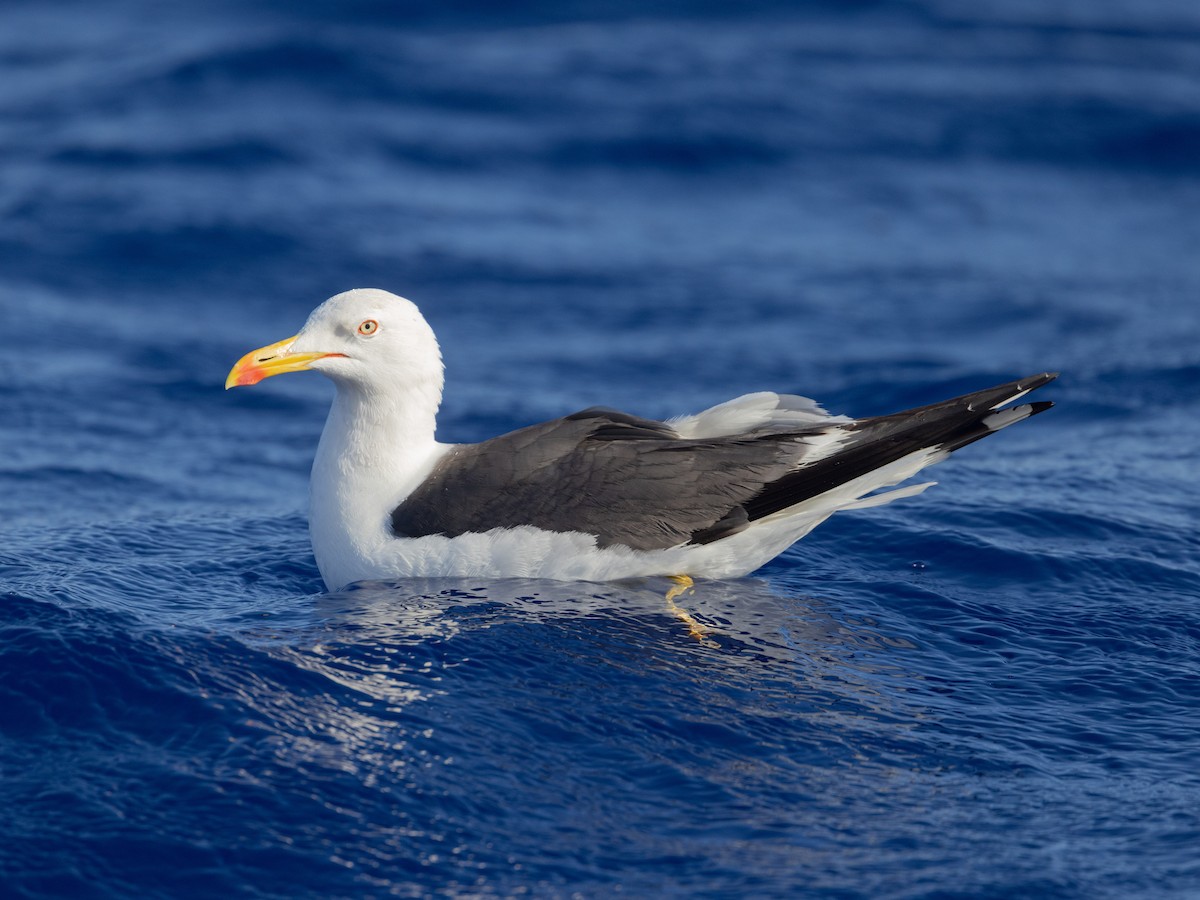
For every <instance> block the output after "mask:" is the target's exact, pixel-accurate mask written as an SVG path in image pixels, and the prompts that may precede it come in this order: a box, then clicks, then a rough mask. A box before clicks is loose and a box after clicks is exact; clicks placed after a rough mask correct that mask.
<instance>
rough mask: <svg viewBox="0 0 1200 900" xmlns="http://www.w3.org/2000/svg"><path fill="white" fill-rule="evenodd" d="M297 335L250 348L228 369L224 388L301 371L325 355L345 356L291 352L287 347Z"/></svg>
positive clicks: (341, 354) (227, 388)
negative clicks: (266, 345)
mask: <svg viewBox="0 0 1200 900" xmlns="http://www.w3.org/2000/svg"><path fill="white" fill-rule="evenodd" d="M297 337H298V335H292V336H291V337H290V338H287V339H286V340H282V341H279V342H278V343H275V344H271V345H270V346H268V347H261V348H259V349H258V350H251V351H250V352H249V353H247V354H246V355H245V356H243V357H242V358H241V359H239V360H238V361H237V363H236V364H235V365H234V367H233V368H232V369H230V370H229V377H228V378H226V379H225V390H229V389H230V388H231V387H241V386H242V385H247V384H258V383H259V382H260V381H262V380H263V379H264V378H270V377H271V376H272V375H282V374H283V373H284V372H302V371H304V370H305V369H307V368H308V367H309V366H310V365H311V364H312V362H313V361H314V360H317V359H324V358H325V357H326V356H345V354H344V353H291V352H289V350H288V348H289V347H291V346H292V344H294V343H295V341H296V338H297Z"/></svg>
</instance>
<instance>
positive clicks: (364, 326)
mask: <svg viewBox="0 0 1200 900" xmlns="http://www.w3.org/2000/svg"><path fill="white" fill-rule="evenodd" d="M378 330H379V323H378V322H376V321H375V320H374V319H364V320H363V321H362V322H361V323H359V326H358V333H359V334H361V335H362V336H363V337H370V336H371V335H373V334H374V333H375V332H377V331H378Z"/></svg>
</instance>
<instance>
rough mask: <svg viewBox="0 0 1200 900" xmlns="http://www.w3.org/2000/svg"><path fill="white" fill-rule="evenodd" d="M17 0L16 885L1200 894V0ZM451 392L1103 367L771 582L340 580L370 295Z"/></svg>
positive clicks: (844, 393)
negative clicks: (675, 603)
mask: <svg viewBox="0 0 1200 900" xmlns="http://www.w3.org/2000/svg"><path fill="white" fill-rule="evenodd" d="M191 6H192V8H191V9H188V10H183V9H181V8H179V7H176V6H173V5H163V4H154V3H149V2H144V0H112V2H108V3H105V4H84V3H79V2H75V0H67V2H63V3H57V4H44V3H36V2H32V0H10V2H8V3H6V4H5V5H4V6H3V9H2V10H0V410H2V412H3V415H0V447H2V448H3V450H2V451H0V810H3V815H0V895H3V896H4V897H14V898H17V897H19V898H47V897H72V898H76V897H79V898H91V897H95V898H108V897H120V898H125V897H139V898H141V897H217V896H220V897H253V898H272V897H288V898H295V897H386V896H398V897H424V896H436V897H492V896H504V897H507V896H514V895H528V896H537V897H575V896H579V897H609V896H630V897H693V896H695V897H795V896H813V897H839V898H854V897H871V898H876V897H888V898H918V897H921V898H935V897H937V898H949V897H978V898H984V897H1033V896H1037V897H1063V898H1096V897H1122V898H1125V897H1156V898H1157V897H1193V896H1197V895H1200V776H1198V773H1200V536H1198V535H1200V532H1198V525H1200V478H1198V477H1197V476H1198V474H1200V471H1198V457H1197V450H1196V448H1197V446H1198V445H1200V424H1198V422H1200V417H1198V415H1197V413H1198V412H1200V409H1198V400H1200V390H1198V389H1200V217H1197V215H1196V210H1197V209H1198V208H1200V81H1198V80H1197V74H1198V73H1200V8H1198V7H1196V5H1195V4H1194V3H1191V2H1187V0H1151V2H1147V0H1097V2H1092V3H1088V4H1078V3H1072V4H1045V3H1035V2H1032V0H980V2H975V3H972V4H966V5H964V4H953V3H949V2H946V0H911V2H861V3H852V4H841V3H769V2H761V3H750V4H738V5H737V6H736V7H734V6H732V5H726V4H715V3H707V2H695V3H684V2H672V3H666V4H658V5H655V6H653V7H647V6H645V5H642V4H622V3H616V4H611V5H608V6H607V7H606V8H605V9H604V10H603V11H602V12H600V11H598V10H595V9H592V8H591V7H590V5H588V4H580V3H566V4H525V5H522V6H520V7H519V8H516V9H507V10H501V9H500V8H499V7H495V6H493V5H489V4H482V3H474V4H461V5H456V6H454V7H425V6H417V5H408V4H397V3H393V4H385V3H377V2H368V0H353V2H349V3H342V4H337V5H336V7H335V6H333V5H326V4H320V3H316V2H313V0H300V2H291V3H282V2H272V0H248V2H241V3H236V4H235V3H222V2H218V3H213V4H207V5H201V4H192V5H191ZM354 286H379V287H385V288H388V289H390V290H394V291H396V292H398V293H402V294H404V295H406V296H409V297H410V298H412V299H413V300H415V301H416V302H417V303H418V304H419V305H420V306H421V307H422V309H423V311H424V312H425V314H426V315H427V317H428V318H429V320H430V321H431V323H432V324H433V326H434V328H435V329H436V330H437V332H438V334H439V336H440V337H441V340H442V343H443V349H444V352H445V357H446V361H447V365H448V387H447V394H446V402H445V405H444V407H443V414H442V420H441V431H440V437H441V438H442V439H443V440H451V441H461V440H478V439H482V438H485V437H488V436H490V435H493V434H496V433H498V432H500V431H503V430H507V429H511V428H515V427H519V426H521V425H525V424H528V423H530V422H534V421H538V420H541V419H544V418H549V417H552V416H556V415H561V414H564V413H566V412H570V411H573V410H576V409H580V408H583V407H586V406H590V405H594V404H603V405H610V406H616V407H619V408H623V409H627V410H629V411H631V412H636V413H639V414H642V415H650V416H668V415H673V414H677V413H682V412H691V411H695V410H698V409H701V408H704V407H706V406H709V405H712V404H714V403H716V402H720V401H721V400H724V399H727V398H729V397H731V396H734V395H736V394H738V393H743V392H747V391H752V390H763V389H771V390H780V391H787V392H795V393H802V394H805V395H809V396H813V397H816V398H818V399H819V400H821V401H823V402H824V403H825V404H826V405H827V406H828V407H829V408H830V409H831V410H832V411H835V412H847V413H850V414H857V415H867V414H876V413H884V412H891V411H895V410H898V409H902V408H905V407H907V406H913V405H917V404H920V403H926V402H932V401H935V400H939V399H943V398H945V397H949V396H951V395H953V394H955V393H962V392H965V391H968V390H972V389H976V388H980V387H984V386H988V385H990V384H994V383H998V382H1000V381H1003V380H1007V379H1010V378H1014V377H1019V376H1022V375H1026V374H1030V373H1033V372H1038V371H1042V370H1045V369H1053V370H1062V372H1063V373H1064V375H1063V378H1062V379H1061V380H1060V381H1059V382H1057V383H1056V384H1055V385H1053V386H1051V387H1049V388H1047V389H1045V390H1044V391H1042V392H1041V393H1043V394H1045V395H1046V396H1047V397H1048V398H1049V399H1054V400H1055V401H1057V403H1058V407H1057V408H1056V409H1055V410H1053V411H1051V412H1049V413H1047V414H1046V415H1044V416H1041V417H1039V418H1038V419H1037V420H1034V421H1031V422H1028V423H1023V424H1022V425H1019V426H1017V427H1014V428H1013V429H1011V430H1009V431H1006V432H1005V433H1004V434H1003V435H1000V436H997V437H995V438H992V439H989V440H987V441H984V442H982V443H980V444H977V445H974V446H971V447H970V448H967V449H965V450H964V451H963V452H962V453H959V454H956V455H955V458H954V459H953V460H952V461H950V462H948V463H946V464H944V465H942V466H939V467H938V468H937V469H935V470H934V473H935V477H936V478H937V479H938V480H939V481H940V485H939V486H938V487H937V488H934V489H933V490H931V491H929V492H927V493H926V494H924V495H922V496H921V497H918V498H914V499H911V500H908V501H905V502H902V503H897V504H894V505H892V506H889V507H886V508H882V509H876V510H871V511H864V512H860V513H847V514H843V515H841V516H838V517H836V518H835V519H833V520H831V521H830V522H828V523H827V524H825V525H824V526H822V527H821V528H820V529H818V531H816V532H815V533H814V534H812V535H811V536H810V537H809V538H807V539H806V540H804V541H803V542H801V543H800V544H799V545H797V546H795V547H793V548H792V549H791V550H789V551H788V552H787V553H785V554H784V555H783V556H782V557H780V558H779V559H778V560H776V561H775V562H773V563H771V564H770V565H768V566H767V567H766V568H765V569H763V570H762V571H761V572H759V573H757V574H756V576H754V577H752V578H748V579H743V580H740V581H736V582H728V583H707V584H700V585H698V586H697V588H696V590H695V591H694V592H693V593H691V594H689V595H687V596H686V597H685V598H683V599H682V600H681V602H682V603H684V604H685V606H686V607H687V609H688V610H690V611H691V613H693V614H694V615H695V616H696V617H697V618H699V619H700V620H701V621H703V622H704V623H706V624H707V625H709V626H710V627H711V628H712V632H711V633H710V635H709V636H708V638H707V639H706V640H704V641H698V640H696V639H695V638H693V637H691V636H689V634H688V632H687V629H686V627H685V626H684V625H683V624H682V623H681V622H680V621H679V620H678V619H676V618H675V617H674V616H673V615H671V613H670V612H669V611H668V610H667V609H666V607H665V604H664V601H663V593H664V591H665V589H666V585H665V583H659V582H657V581H654V580H651V581H646V582H637V583H628V584H609V585H602V584H555V583H548V582H521V581H499V582H487V581H478V580H473V581H455V580H440V581H420V582H405V583H397V584H363V585H356V586H353V587H351V588H349V589H347V590H343V591H338V592H334V593H329V592H326V591H325V590H324V589H323V585H322V583H321V580H320V578H319V576H318V573H317V571H316V568H315V565H314V563H313V560H312V556H311V552H310V550H309V546H308V538H307V534H306V526H305V520H304V507H305V494H306V489H307V487H306V486H307V475H308V466H309V464H310V461H311V457H312V452H313V450H314V448H315V444H316V439H317V436H318V434H319V432H320V428H321V426H322V423H323V416H324V412H325V409H326V407H327V404H328V401H329V399H330V396H331V392H330V388H329V386H328V385H327V384H325V383H324V382H323V381H322V380H321V379H320V378H318V377H316V376H305V377H299V376H295V377H290V378H283V379H274V380H272V381H270V382H267V383H265V384H263V385H260V386H258V387H256V388H254V389H251V390H239V391H236V392H232V393H229V394H226V393H224V392H223V391H222V389H221V386H222V382H223V380H224V377H225V374H226V372H227V371H228V369H229V366H230V365H231V364H232V363H233V361H234V360H235V359H237V357H238V356H240V355H241V354H242V353H243V352H245V351H246V350H249V349H251V348H253V347H257V346H260V345H262V344H264V343H267V342H270V341H273V340H276V339H279V338H282V337H285V336H287V335H289V334H292V333H294V331H295V330H296V329H297V328H298V327H299V325H300V324H301V323H302V321H303V318H304V316H305V315H306V314H307V312H308V311H309V310H310V309H311V308H312V307H313V306H315V305H316V304H317V303H318V302H320V301H321V300H322V299H324V298H325V297H326V296H328V295H330V294H333V293H336V292H338V291H340V290H343V289H346V288H349V287H354Z"/></svg>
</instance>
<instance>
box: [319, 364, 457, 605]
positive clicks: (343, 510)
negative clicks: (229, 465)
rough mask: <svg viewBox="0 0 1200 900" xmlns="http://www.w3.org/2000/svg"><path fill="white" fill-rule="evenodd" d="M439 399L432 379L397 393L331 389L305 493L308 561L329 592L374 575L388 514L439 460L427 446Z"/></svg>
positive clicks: (434, 446) (433, 446)
mask: <svg viewBox="0 0 1200 900" xmlns="http://www.w3.org/2000/svg"><path fill="white" fill-rule="evenodd" d="M441 399H442V378H441V373H440V371H439V372H438V373H437V375H436V377H430V378H428V379H426V380H422V381H419V382H416V383H412V382H409V383H407V384H406V385H405V389H404V390H403V391H381V390H373V389H372V388H371V386H369V385H362V384H355V383H348V382H341V383H338V385H337V396H336V397H335V398H334V401H333V406H332V408H331V409H330V410H329V418H328V419H327V420H326V422H325V430H324V431H323V432H321V442H320V444H319V445H318V447H317V455H316V459H315V460H314V461H313V469H312V480H311V483H310V488H309V516H308V521H309V532H310V533H311V535H312V544H313V553H314V554H315V555H316V558H317V566H318V567H319V568H320V570H321V575H322V577H323V578H324V579H325V583H326V584H327V585H329V586H330V587H340V586H342V585H344V584H346V583H347V582H349V581H352V580H355V579H360V578H363V577H365V576H364V574H363V573H365V572H370V571H371V570H372V569H373V568H376V566H375V563H377V562H378V561H380V560H381V558H382V552H383V550H384V548H385V546H386V544H387V543H388V541H389V540H390V538H391V530H390V529H391V520H390V516H391V512H392V510H393V509H395V508H396V506H398V505H399V503H400V502H401V501H402V500H403V499H404V498H405V497H407V496H408V495H409V494H410V493H411V492H412V490H413V488H415V487H416V486H417V485H418V484H419V483H420V482H421V481H422V480H423V479H424V478H425V476H426V475H428V474H429V471H430V470H431V469H432V468H433V465H434V464H435V463H436V462H437V460H438V458H439V457H440V456H441V455H442V453H444V452H445V449H446V448H445V447H443V446H442V445H440V444H438V443H437V441H436V440H434V429H435V427H436V416H437V409H438V406H439V404H440V403H441Z"/></svg>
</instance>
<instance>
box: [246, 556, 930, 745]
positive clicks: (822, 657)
mask: <svg viewBox="0 0 1200 900" xmlns="http://www.w3.org/2000/svg"><path fill="white" fill-rule="evenodd" d="M671 586H672V582H670V581H669V580H668V579H665V578H657V579H640V580H637V581H630V582H626V583H620V584H580V583H565V582H554V581H538V580H530V579H507V580H496V581H480V580H463V579H414V580H410V581H405V582H400V583H394V584H393V583H382V582H365V583H361V584H358V585H355V586H354V587H352V588H350V589H347V590H343V591H339V592H335V593H330V594H322V595H319V596H318V597H317V598H316V599H315V603H314V604H313V610H312V622H311V623H310V624H306V625H304V626H303V627H299V628H295V629H291V630H283V631H281V630H279V629H276V630H274V631H272V632H271V633H270V635H269V638H270V640H269V642H268V644H267V647H268V648H270V652H272V653H274V654H278V655H282V656H284V657H286V658H287V659H289V660H290V661H292V662H293V663H294V664H296V665H297V666H300V667H302V668H304V669H305V670H307V671H309V672H312V673H319V674H320V675H321V676H323V677H324V678H327V679H329V681H330V682H332V683H334V684H336V685H337V686H338V687H340V688H343V689H347V690H350V691H352V692H353V696H354V700H353V701H352V702H341V703H338V704H337V705H335V706H332V707H329V708H327V709H326V714H327V715H328V716H329V717H330V719H331V721H328V722H327V723H326V725H327V731H328V733H329V734H337V735H339V736H340V738H339V740H344V741H347V742H349V743H353V744H356V745H362V744H369V745H374V744H378V743H379V741H380V734H381V730H382V729H384V728H385V727H396V726H402V727H403V722H404V719H403V717H404V716H406V715H407V714H408V713H409V712H411V710H412V708H413V707H414V705H419V704H422V703H424V704H427V705H429V704H432V705H433V706H434V707H436V708H439V709H451V708H454V707H455V706H457V705H458V704H460V703H463V702H470V701H468V700H467V699H466V698H468V697H470V698H476V699H477V698H479V697H480V696H481V695H482V694H486V693H488V692H493V693H495V694H496V696H494V697H493V699H492V702H493V705H494V706H495V708H497V709H499V708H501V707H503V706H505V705H509V704H518V705H519V703H520V700H519V698H520V697H521V696H522V695H524V696H525V697H526V698H527V699H530V700H532V699H533V698H538V699H539V703H540V705H539V712H538V714H537V715H538V716H539V717H540V720H541V725H542V726H543V727H551V726H554V725H555V722H554V720H555V718H556V715H557V714H556V712H555V710H556V709H558V710H561V711H562V712H563V713H564V714H567V710H569V708H570V707H571V706H572V705H576V704H580V703H583V704H585V705H588V706H591V707H593V708H595V709H599V708H603V707H605V706H611V708H608V709H606V712H605V714H606V715H611V716H612V717H614V718H617V719H626V720H636V719H637V718H638V717H639V716H640V715H642V714H643V713H644V712H645V710H646V708H648V707H657V706H658V705H659V704H660V703H661V701H662V699H663V698H664V697H670V696H673V697H674V698H675V706H674V708H673V709H672V714H673V715H676V716H679V717H681V718H683V719H686V720H687V722H688V726H687V727H689V728H702V727H719V728H727V729H730V730H731V731H737V730H739V729H742V728H743V726H744V724H745V721H746V716H747V715H748V714H751V715H753V714H758V715H762V716H764V717H766V718H765V719H764V721H766V719H770V718H773V717H776V716H780V717H790V718H796V717H804V719H805V721H806V722H807V725H806V728H819V729H821V730H822V731H824V732H826V733H827V735H828V736H830V737H834V736H837V735H842V737H841V738H838V739H839V740H841V739H845V740H848V741H850V742H851V743H852V742H853V738H850V737H847V736H846V734H845V733H846V732H857V731H862V730H863V729H864V727H866V728H868V730H870V729H873V728H875V727H877V726H879V725H881V724H884V723H886V728H887V729H888V730H892V731H906V730H908V729H909V728H911V727H912V723H913V722H915V721H918V720H920V719H921V718H922V716H923V714H924V713H923V711H922V710H921V709H920V708H919V707H918V706H916V705H915V704H914V703H913V701H912V700H911V699H909V698H907V697H906V696H905V690H904V681H905V678H906V677H910V678H911V677H915V676H912V675H911V674H909V675H906V673H905V671H904V668H903V666H902V665H900V664H898V663H897V661H896V660H895V659H894V658H893V657H892V652H891V651H893V650H895V649H897V648H907V649H911V644H909V643H908V642H907V641H906V640H905V639H904V638H902V637H898V636H891V637H889V636H887V635H884V634H881V633H880V632H879V631H878V629H877V628H876V627H873V626H872V625H871V623H869V622H858V623H855V622H849V621H847V620H846V619H844V618H842V619H838V618H835V617H834V616H833V615H831V614H830V612H829V611H828V610H826V609H825V608H824V606H823V604H822V603H821V602H820V601H819V600H815V599H812V598H808V599H803V600H801V599H798V598H795V597H788V596H783V595H781V594H779V593H777V592H776V591H775V590H773V589H772V588H771V586H770V585H769V584H768V583H767V582H765V581H759V580H753V579H744V580H739V581H731V582H700V583H698V584H697V585H696V586H695V588H694V589H693V590H692V591H690V592H688V593H686V594H685V595H684V596H682V597H680V598H679V599H678V600H677V601H676V602H677V603H680V604H682V605H683V606H684V607H685V608H686V610H687V612H688V614H689V615H691V616H693V617H694V618H695V619H696V621H698V622H700V623H702V625H703V626H704V628H705V630H706V635H705V639H704V640H703V641H697V640H695V638H694V636H692V635H691V634H690V633H689V628H688V626H687V624H685V623H684V622H682V621H680V620H679V618H678V617H677V616H676V615H675V614H674V613H673V612H672V611H671V609H670V607H669V604H668V601H667V599H666V595H667V593H668V591H669V590H670V588H671ZM266 636H267V635H265V634H263V633H259V634H258V635H257V636H256V637H257V639H261V638H262V637H266ZM656 678H661V679H662V680H661V681H660V682H656V680H655V679H656ZM589 684H590V685H591V688H589V687H588V685H589ZM639 696H640V697H642V698H643V703H642V704H641V706H639V704H638V702H637V699H638V697H639ZM334 720H336V721H334ZM388 723H390V726H388ZM561 724H562V723H558V725H561ZM354 752H355V754H356V755H358V754H359V753H360V749H355V751H354Z"/></svg>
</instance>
